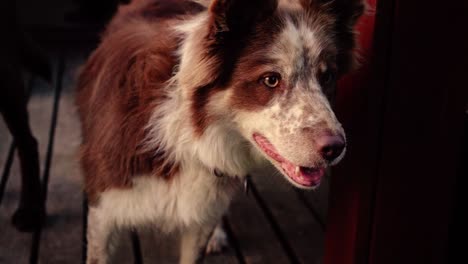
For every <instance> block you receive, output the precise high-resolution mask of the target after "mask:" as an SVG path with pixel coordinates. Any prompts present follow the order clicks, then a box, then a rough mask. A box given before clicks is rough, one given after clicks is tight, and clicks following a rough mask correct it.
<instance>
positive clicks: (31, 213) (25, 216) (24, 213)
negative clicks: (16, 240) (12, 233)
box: [11, 206, 44, 232]
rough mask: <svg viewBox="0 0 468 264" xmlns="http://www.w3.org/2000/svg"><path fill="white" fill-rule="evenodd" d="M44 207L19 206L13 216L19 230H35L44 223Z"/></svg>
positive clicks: (14, 223)
mask: <svg viewBox="0 0 468 264" xmlns="http://www.w3.org/2000/svg"><path fill="white" fill-rule="evenodd" d="M43 210H44V209H43V208H42V207H41V206H36V207H28V208H26V207H19V208H18V209H17V210H16V211H15V213H14V214H13V216H12V218H11V222H12V224H13V225H14V226H15V228H16V229H17V230H18V231H21V232H34V231H35V230H36V229H38V228H39V227H40V226H41V225H42V224H43V218H44V211H43Z"/></svg>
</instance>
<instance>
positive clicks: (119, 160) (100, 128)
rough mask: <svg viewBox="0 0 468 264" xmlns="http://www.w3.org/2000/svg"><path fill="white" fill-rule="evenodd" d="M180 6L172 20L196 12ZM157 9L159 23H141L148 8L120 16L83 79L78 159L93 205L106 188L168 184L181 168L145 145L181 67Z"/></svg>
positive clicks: (173, 9) (173, 39)
mask: <svg viewBox="0 0 468 264" xmlns="http://www.w3.org/2000/svg"><path fill="white" fill-rule="evenodd" d="M178 7H180V8H179V9H177V8H176V6H172V7H171V12H172V14H173V15H181V14H185V13H186V12H189V13H190V12H192V11H194V10H192V9H190V8H188V9H187V7H186V6H183V5H182V6H178ZM159 8H160V10H157V12H156V11H155V9H153V10H151V11H152V13H151V12H150V13H151V14H152V16H153V18H155V20H157V22H149V21H148V19H143V17H144V16H148V15H150V13H148V12H149V11H148V9H143V10H140V12H136V11H135V10H134V11H133V12H129V13H122V15H120V16H117V17H116V18H115V19H114V20H113V22H111V24H110V26H109V28H108V29H107V31H106V32H105V34H104V35H103V38H102V43H101V44H100V46H99V47H98V48H97V49H96V51H94V53H93V54H92V55H91V57H90V58H89V60H88V62H87V63H86V65H85V66H84V68H83V70H82V72H81V74H80V77H79V80H78V88H77V89H78V94H77V105H78V109H79V113H80V117H81V121H82V131H83V143H82V146H81V153H80V156H81V164H82V168H83V170H84V174H85V188H86V191H87V193H88V195H89V199H90V200H91V201H96V199H97V198H98V194H99V193H100V192H102V191H104V190H106V189H108V188H111V187H113V188H125V187H129V186H130V185H131V180H132V177H134V176H136V175H142V174H152V175H157V176H160V177H164V178H166V179H170V178H171V177H172V176H174V174H176V173H177V171H178V168H179V165H178V164H175V163H174V162H173V161H171V160H169V159H168V158H167V153H164V152H158V151H157V148H158V146H154V148H153V149H145V148H144V147H143V146H142V142H143V141H144V139H145V137H146V132H147V131H146V130H145V127H146V126H147V124H148V122H149V119H150V116H151V114H152V113H153V111H154V109H155V108H156V107H158V104H160V103H161V102H163V101H164V100H166V97H165V95H164V93H163V90H162V89H163V88H164V87H165V86H166V81H167V80H168V79H169V78H170V77H171V75H172V70H173V67H174V65H175V64H176V62H177V61H176V60H177V58H176V57H175V55H174V51H175V49H176V48H177V46H176V45H177V42H178V39H177V37H176V36H174V35H173V34H172V32H169V31H168V26H169V23H170V20H168V19H163V17H157V16H155V15H156V14H158V12H160V11H161V12H162V9H161V8H162V7H161V6H160V7H159ZM196 9H197V8H196ZM165 10H166V11H167V9H165ZM195 11H196V10H195ZM168 12H169V11H168ZM166 15H167V14H166ZM165 17H166V16H164V18H165Z"/></svg>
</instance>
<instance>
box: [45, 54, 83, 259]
mask: <svg viewBox="0 0 468 264" xmlns="http://www.w3.org/2000/svg"><path fill="white" fill-rule="evenodd" d="M83 60H84V58H73V57H67V59H66V61H65V74H64V78H63V80H62V84H63V91H62V95H61V97H60V104H59V115H58V119H57V126H56V136H55V142H54V149H53V158H52V163H51V169H50V178H49V186H48V196H47V225H46V226H45V227H44V228H43V231H42V236H41V241H40V250H39V263H44V264H45V263H47V264H49V263H50V264H53V263H79V262H80V259H81V254H82V252H81V251H82V248H81V247H80V246H79V245H81V244H82V242H83V241H82V232H83V230H82V229H83V223H82V214H83V212H82V211H83V210H82V199H83V195H82V184H81V174H80V168H79V165H78V162H77V156H76V154H77V150H78V146H79V143H80V140H81V135H80V126H79V122H78V118H77V115H76V110H75V107H74V87H73V85H74V72H75V71H76V68H77V66H78V65H79V64H80V63H81V62H82V61H83ZM64 234H66V236H65V235H64Z"/></svg>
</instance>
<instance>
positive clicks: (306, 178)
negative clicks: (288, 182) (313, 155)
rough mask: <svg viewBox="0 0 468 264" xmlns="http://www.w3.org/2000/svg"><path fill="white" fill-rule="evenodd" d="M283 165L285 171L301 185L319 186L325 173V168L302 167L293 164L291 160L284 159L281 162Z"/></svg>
mask: <svg viewBox="0 0 468 264" xmlns="http://www.w3.org/2000/svg"><path fill="white" fill-rule="evenodd" d="M281 167H282V168H283V170H284V171H285V173H286V174H287V175H288V176H289V178H291V179H292V180H294V181H295V182H297V183H299V184H300V185H304V186H309V187H310V186H318V185H319V184H320V181H321V180H322V177H323V175H324V174H325V169H324V168H310V167H301V166H296V165H294V164H292V163H291V162H289V161H284V162H282V163H281Z"/></svg>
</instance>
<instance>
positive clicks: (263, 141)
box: [253, 133, 325, 188]
mask: <svg viewBox="0 0 468 264" xmlns="http://www.w3.org/2000/svg"><path fill="white" fill-rule="evenodd" d="M253 138H254V140H255V142H256V143H257V145H258V146H259V147H260V149H261V150H262V151H263V152H264V153H265V154H266V155H267V156H268V157H270V159H271V160H273V164H274V165H276V166H277V167H280V168H281V170H282V171H283V174H285V175H286V176H287V177H288V179H289V180H290V181H291V182H292V183H293V184H294V185H296V186H298V187H302V188H314V187H318V186H319V185H320V181H321V180H322V177H323V176H324V175H325V168H323V167H303V166H299V165H295V164H293V163H292V162H290V161H289V160H287V159H286V158H285V157H283V156H281V155H280V154H279V153H278V151H277V150H276V148H275V147H274V146H273V144H271V143H270V141H268V139H267V138H265V137H264V136H262V135H260V134H258V133H254V134H253ZM275 163H276V164H275Z"/></svg>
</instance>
